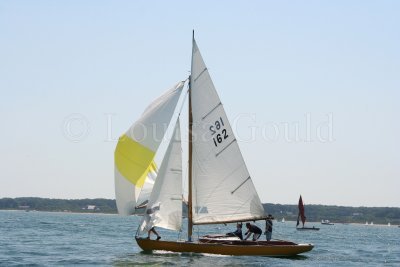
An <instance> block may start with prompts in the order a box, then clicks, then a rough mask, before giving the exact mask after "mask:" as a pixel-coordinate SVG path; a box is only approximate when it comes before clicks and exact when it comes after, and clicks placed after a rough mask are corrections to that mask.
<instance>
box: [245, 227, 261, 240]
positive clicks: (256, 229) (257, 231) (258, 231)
mask: <svg viewBox="0 0 400 267" xmlns="http://www.w3.org/2000/svg"><path fill="white" fill-rule="evenodd" d="M246 228H247V232H246V233H245V235H246V237H245V238H244V240H247V238H249V237H250V236H251V234H253V241H256V240H257V239H259V238H260V236H261V234H262V231H261V229H260V228H259V227H258V226H257V225H255V224H251V223H246Z"/></svg>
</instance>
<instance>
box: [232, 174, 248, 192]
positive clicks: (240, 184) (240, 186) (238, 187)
mask: <svg viewBox="0 0 400 267" xmlns="http://www.w3.org/2000/svg"><path fill="white" fill-rule="evenodd" d="M250 179H251V178H250V176H249V177H247V179H246V180H244V181H243V182H242V183H241V184H240V185H239V186H238V187H236V188H235V190H233V191H232V192H231V194H233V193H235V192H236V191H237V190H238V189H239V188H240V187H241V186H242V185H244V183H246V182H247V181H248V180H250Z"/></svg>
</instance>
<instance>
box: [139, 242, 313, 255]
mask: <svg viewBox="0 0 400 267" xmlns="http://www.w3.org/2000/svg"><path fill="white" fill-rule="evenodd" d="M136 242H137V243H138V245H139V247H140V248H141V249H142V250H144V251H152V250H165V251H172V252H194V253H209V254H220V255H235V256H295V255H298V254H300V253H304V252H307V251H310V250H312V249H313V247H314V246H313V245H312V244H296V243H292V242H288V241H234V242H185V241H161V240H159V241H156V240H150V239H142V238H136Z"/></svg>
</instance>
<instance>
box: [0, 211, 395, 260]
mask: <svg viewBox="0 0 400 267" xmlns="http://www.w3.org/2000/svg"><path fill="white" fill-rule="evenodd" d="M139 220H140V218H137V217H120V216H117V215H102V214H71V213H48V212H24V211H0V266H20V265H30V266H59V265H62V266H70V265H82V266H88V265H96V266H99V265H104V266H110V265H111V266H129V265H132V266H133V265H156V266H159V265H180V266H187V265H192V266H211V265H215V266H233V265H234V266H249V265H252V266H266V265H272V266H327V265H331V266H365V265H369V266H377V265H385V266H400V228H399V227H397V226H391V227H389V226H378V225H375V226H365V225H350V224H349V225H344V224H335V225H333V226H325V225H321V224H320V223H310V226H312V225H315V226H318V227H321V230H320V231H308V232H300V231H296V230H295V223H294V222H285V223H275V224H274V233H273V238H276V239H286V240H291V241H295V242H300V243H301V242H303V243H313V244H315V248H314V250H312V251H311V252H310V253H307V254H304V256H298V257H295V258H270V257H234V256H218V255H202V254H190V253H188V254H180V253H168V252H155V253H153V254H145V253H143V252H141V250H140V248H139V247H138V246H137V245H136V242H135V240H134V238H133V237H134V234H135V231H136V228H137V226H138V223H139ZM260 226H263V225H262V224H260ZM234 229H235V226H234V225H226V226H225V225H216V226H206V227H202V228H201V229H200V230H196V231H195V232H196V234H202V232H203V231H205V232H209V233H216V232H222V233H225V232H229V231H231V230H234ZM198 231H201V232H198ZM160 232H161V234H162V236H163V238H164V239H167V238H172V239H177V238H178V234H177V233H175V232H169V231H162V230H160ZM181 237H182V238H183V237H184V236H183V235H182V236H181Z"/></svg>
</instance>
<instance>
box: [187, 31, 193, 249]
mask: <svg viewBox="0 0 400 267" xmlns="http://www.w3.org/2000/svg"><path fill="white" fill-rule="evenodd" d="M193 45H194V30H193V37H192V62H191V68H190V69H191V70H192V69H193ZM190 74H192V71H191V72H190ZM191 84H192V75H190V76H189V166H188V172H189V174H188V180H189V181H188V186H189V192H188V241H189V242H190V241H192V230H193V214H192V210H193V209H192V146H193V144H192V140H193V136H192V127H193V115H192V86H191Z"/></svg>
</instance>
